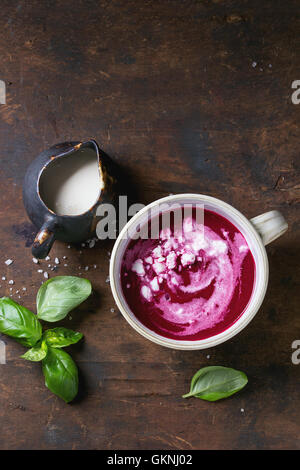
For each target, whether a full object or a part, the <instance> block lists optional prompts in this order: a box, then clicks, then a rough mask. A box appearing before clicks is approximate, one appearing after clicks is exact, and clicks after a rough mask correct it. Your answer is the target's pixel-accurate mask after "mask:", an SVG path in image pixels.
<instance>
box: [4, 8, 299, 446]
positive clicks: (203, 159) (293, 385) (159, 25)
mask: <svg viewBox="0 0 300 470" xmlns="http://www.w3.org/2000/svg"><path fill="white" fill-rule="evenodd" d="M298 7H299V4H298V2H297V1H296V0H294V1H289V2H281V1H272V2H262V1H258V0H254V1H253V0H252V1H238V0H237V1H227V2H225V1H222V0H213V1H202V2H196V1H180V0H177V1H175V0H174V1H171V0H170V1H161V2H156V1H141V2H139V1H131V0H128V1H115V0H111V1H96V0H95V1H88V0H86V1H82V0H81V1H79V0H76V1H75V0H73V1H71V0H70V1H63V0H61V1H59V0H48V1H45V0H44V1H42V2H40V1H37V0H34V1H27V2H22V1H15V0H3V1H2V2H1V17H0V26H1V27H0V53H1V68H0V70H1V76H0V78H1V79H2V80H4V81H5V82H6V84H7V104H6V105H0V119H1V120H0V142H1V147H0V171H1V172H0V178H1V211H0V239H1V245H0V263H1V266H2V268H1V275H5V276H6V277H7V279H14V281H15V285H14V286H13V292H14V295H13V298H15V299H16V300H19V301H20V302H22V303H24V304H25V305H26V306H27V307H28V308H32V309H34V308H35V293H36V291H37V289H38V287H39V285H40V283H41V281H42V278H41V274H38V273H37V267H36V265H34V264H33V263H32V261H31V254H30V248H29V244H30V241H31V240H32V235H33V232H34V230H33V228H32V226H31V225H30V224H29V222H28V219H27V217H26V214H25V213H24V209H23V205H22V199H21V185H22V179H23V176H24V173H25V170H26V167H27V165H28V164H29V162H31V160H32V159H33V158H34V157H35V156H36V155H37V154H38V153H39V152H40V151H41V150H43V149H44V148H47V147H48V146H50V145H52V144H54V143H56V142H62V141H66V140H83V139H88V138H91V137H94V138H95V139H96V140H97V141H98V142H99V144H100V145H101V146H102V148H103V149H104V151H106V152H107V153H108V154H110V155H111V156H112V157H113V158H114V159H115V160H116V161H117V162H118V163H119V164H121V165H122V166H123V167H124V168H125V169H126V171H127V172H128V174H129V177H130V180H131V182H132V181H133V182H134V185H135V188H136V191H137V199H138V201H139V202H143V203H148V202H150V201H152V200H154V199H156V198H158V197H162V196H165V195H168V194H169V193H179V192H200V193H206V194H210V195H213V196H216V197H219V198H222V199H224V200H225V201H227V202H229V203H231V204H233V205H234V206H235V207H237V208H238V209H239V210H241V211H242V212H244V214H245V215H247V216H248V217H253V216H255V215H257V214H258V213H261V212H264V211H267V210H269V209H279V210H280V211H282V212H283V213H284V215H285V217H286V218H287V221H288V223H289V232H288V233H287V234H286V235H285V236H284V237H282V238H281V239H280V240H278V241H276V242H274V243H273V244H272V246H270V247H268V250H267V251H268V255H269V261H270V283H269V288H268V292H267V296H266V299H265V301H264V304H263V306H262V308H261V309H260V311H259V313H258V314H257V316H256V317H255V319H254V320H253V321H252V323H251V324H250V325H249V326H248V327H247V328H246V330H244V331H243V332H242V333H241V334H239V335H238V336H237V337H235V338H234V339H232V340H231V341H230V342H228V343H226V344H224V345H221V346H218V347H216V348H214V349H211V350H207V351H199V352H184V351H172V350H168V349H164V348H161V347H159V346H157V345H155V344H152V343H150V342H148V341H146V340H145V339H144V338H142V337H140V336H139V335H138V334H136V333H135V332H134V331H133V330H132V329H131V327H130V326H129V325H128V324H127V323H126V321H125V320H124V319H123V318H122V316H121V315H120V314H119V313H118V312H117V309H115V311H114V312H111V308H115V306H114V302H113V300H112V296H111V293H110V288H109V284H107V283H106V282H105V280H106V277H107V275H108V262H109V255H108V251H109V250H110V249H111V246H112V244H111V243H110V244H103V245H100V243H98V244H97V245H96V247H95V248H93V249H83V250H82V253H81V254H80V249H79V248H76V247H72V248H71V249H69V250H68V249H67V247H66V246H64V245H63V244H59V243H56V244H55V247H54V249H53V251H52V252H51V257H52V258H53V257H54V256H58V257H60V258H61V257H62V256H63V255H66V256H67V257H68V259H67V261H66V263H67V264H68V266H67V267H64V266H63V265H62V264H61V265H60V267H59V269H58V273H59V274H74V273H76V272H79V270H78V266H79V265H81V266H86V265H88V266H90V270H89V271H88V272H87V273H86V276H87V277H89V278H90V279H91V280H92V282H93V286H94V289H95V294H94V295H93V297H92V298H91V299H90V300H88V301H87V302H86V303H85V304H84V305H83V306H81V307H80V308H79V309H77V311H76V312H73V314H72V318H73V319H72V320H71V321H69V320H66V322H65V323H66V324H67V326H69V327H71V328H74V329H79V330H80V331H82V332H83V333H84V335H85V341H84V342H83V343H82V344H81V345H77V346H75V347H73V348H72V355H73V357H74V358H75V359H76V361H77V363H78V365H79V368H80V374H81V388H80V396H79V398H78V399H77V400H76V401H75V402H74V403H73V404H72V405H69V406H66V405H65V404H64V403H63V402H62V401H61V400H59V399H58V398H56V397H54V396H53V395H51V394H50V392H49V391H48V390H47V389H46V388H45V387H44V385H43V379H42V375H41V372H40V367H39V365H38V364H33V363H29V362H25V361H23V360H22V359H20V358H19V356H20V354H22V352H23V348H22V347H21V346H20V345H17V344H15V343H14V342H13V341H11V340H9V339H6V340H5V341H6V351H7V364H6V365H0V426H1V435H0V448H1V449H32V448H34V449H57V448H58V449H118V448H119V449H129V448H134V449H157V448H162V449H175V448H177V449H208V448H212V449H230V448H232V449H240V448H247V449H268V448H280V449H287V448H298V449H299V448H300V438H299V434H300V425H299V423H300V406H299V373H300V365H299V366H296V365H293V364H292V362H291V353H292V349H291V344H292V342H293V341H294V340H295V339H300V328H299V327H300V317H299V250H300V246H299V230H300V226H299V199H300V198H299V146H298V147H297V144H298V143H299V133H298V122H297V120H298V121H299V106H297V105H293V104H292V102H291V93H292V89H291V83H292V81H294V80H296V79H300V71H299V67H298V65H297V59H298V58H299V42H298V38H299V21H298V20H297V15H296V13H297V10H298ZM254 62H255V63H256V64H257V65H256V66H254V65H255V64H254ZM130 184H132V183H130ZM8 257H10V258H12V259H14V263H13V264H12V265H11V266H9V267H6V266H5V264H4V261H5V260H6V259H7V258H8ZM93 264H97V266H98V267H97V269H93V268H92V265H93ZM46 265H47V262H45V261H44V262H42V263H41V266H42V268H43V267H44V266H46ZM0 284H1V288H0V295H8V294H9V286H8V284H7V281H6V282H3V281H2V282H1V283H0ZM23 286H26V287H27V291H26V293H23V292H22V294H21V297H22V298H21V300H20V299H18V295H16V294H15V291H16V290H18V289H21V288H22V287H23ZM2 339H3V338H2ZM207 355H210V359H207ZM209 364H210V365H213V364H222V365H227V366H232V367H236V368H238V369H241V370H243V371H245V372H246V373H247V374H248V376H249V385H248V386H247V387H246V389H245V390H244V391H243V392H241V393H239V394H238V395H236V396H234V397H232V398H230V399H228V400H225V401H222V402H218V403H206V402H202V401H200V400H196V399H191V400H183V399H182V398H181V395H182V394H183V393H185V392H186V391H187V389H188V386H189V381H190V378H191V376H192V375H193V373H194V372H195V371H196V370H197V369H198V368H200V367H202V366H205V365H209ZM241 408H244V410H245V411H244V413H242V412H241Z"/></svg>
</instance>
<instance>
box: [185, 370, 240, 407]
mask: <svg viewBox="0 0 300 470" xmlns="http://www.w3.org/2000/svg"><path fill="white" fill-rule="evenodd" d="M247 383H248V378H247V376H246V374H244V372H241V371H239V370H235V369H231V368H229V367H222V366H210V367H203V368H202V369H200V370H198V372H196V374H195V375H194V377H193V378H192V381H191V388H190V391H189V393H187V394H186V395H183V398H189V397H196V398H201V399H202V400H207V401H216V400H221V399H222V398H227V397H230V396H231V395H233V394H234V393H236V392H238V391H239V390H241V389H242V388H244V387H245V385H246V384H247Z"/></svg>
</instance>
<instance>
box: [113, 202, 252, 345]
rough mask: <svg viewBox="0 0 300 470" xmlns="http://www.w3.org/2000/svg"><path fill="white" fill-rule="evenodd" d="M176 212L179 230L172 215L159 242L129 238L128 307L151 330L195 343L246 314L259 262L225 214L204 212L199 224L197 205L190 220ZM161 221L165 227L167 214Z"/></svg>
mask: <svg viewBox="0 0 300 470" xmlns="http://www.w3.org/2000/svg"><path fill="white" fill-rule="evenodd" d="M177 210H178V211H181V214H180V215H181V216H182V219H183V222H182V224H181V226H180V228H179V226H177V225H176V223H175V222H174V220H176V218H174V213H173V214H172V213H170V215H171V217H170V221H171V222H170V225H169V228H162V229H161V230H158V236H157V237H156V238H154V239H151V238H149V239H141V238H138V239H135V240H133V239H131V240H129V242H128V244H127V247H126V249H125V252H124V255H123V260H122V264H121V285H122V290H123V294H124V297H125V300H126V302H127V304H128V306H129V307H130V309H131V310H132V312H133V313H134V315H135V316H136V318H137V319H138V320H140V322H142V323H143V324H144V325H145V326H146V327H148V328H149V329H150V330H152V331H154V332H156V333H157V334H159V335H161V336H164V337H166V338H171V339H176V340H189V341H196V340H199V339H204V338H208V337H211V336H214V335H216V334H218V333H221V332H222V331H224V330H226V329H227V328H228V327H230V326H231V325H232V324H233V323H234V322H235V321H236V320H237V319H238V318H239V317H240V316H241V315H242V313H243V312H244V310H245V308H246V307H247V305H248V303H249V300H250V297H251V294H252V290H253V286H254V279H255V262H254V259H253V256H252V253H251V251H250V249H249V247H248V244H247V242H246V240H245V238H244V236H243V235H242V234H241V232H240V231H239V230H238V229H237V228H236V227H235V226H234V225H233V224H232V223H231V222H229V221H228V220H227V219H225V218H224V217H223V216H221V215H219V214H217V213H215V212H211V211H209V210H206V209H205V210H204V211H202V215H203V217H202V221H203V223H199V222H198V220H199V219H198V217H197V211H198V209H196V208H195V207H193V208H192V210H191V211H190V216H188V217H186V216H185V214H184V211H183V208H179V209H177ZM201 210H202V209H201ZM172 216H173V217H172ZM153 220H154V219H152V220H150V221H149V223H148V227H147V229H148V230H149V233H150V226H151V223H152V222H153ZM156 222H158V223H159V224H160V226H162V225H163V224H161V222H162V214H160V215H159V216H158V217H157V220H156Z"/></svg>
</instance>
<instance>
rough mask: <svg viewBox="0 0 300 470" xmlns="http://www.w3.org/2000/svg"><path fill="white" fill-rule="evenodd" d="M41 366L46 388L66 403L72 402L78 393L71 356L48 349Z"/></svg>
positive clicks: (75, 367) (76, 376)
mask: <svg viewBox="0 0 300 470" xmlns="http://www.w3.org/2000/svg"><path fill="white" fill-rule="evenodd" d="M42 366H43V374H44V376H45V385H46V387H48V388H49V390H51V392H52V393H54V394H55V395H58V396H59V397H60V398H62V399H63V400H64V401H65V402H66V403H69V402H70V401H72V400H73V399H74V398H75V397H76V395H77V392H78V369H77V366H76V364H75V362H74V361H73V359H72V358H71V356H70V355H69V354H68V353H66V352H65V351H63V350H62V349H54V348H51V347H50V348H49V349H48V354H47V356H46V358H45V359H43V362H42Z"/></svg>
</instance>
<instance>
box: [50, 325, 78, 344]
mask: <svg viewBox="0 0 300 470" xmlns="http://www.w3.org/2000/svg"><path fill="white" fill-rule="evenodd" d="M82 337H83V334H82V333H78V332H77V331H73V330H69V329H68V328H63V327H58V328H53V329H51V330H46V331H44V333H43V338H44V339H45V341H46V342H47V344H49V346H51V347H52V348H65V347H66V346H70V344H75V343H77V342H78V341H79V340H81V338H82Z"/></svg>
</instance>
